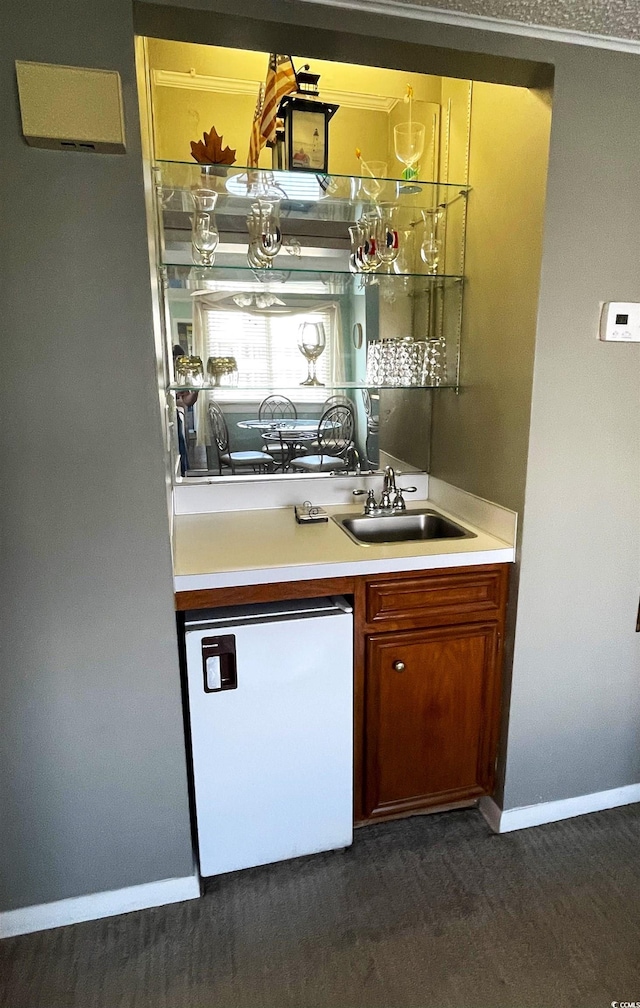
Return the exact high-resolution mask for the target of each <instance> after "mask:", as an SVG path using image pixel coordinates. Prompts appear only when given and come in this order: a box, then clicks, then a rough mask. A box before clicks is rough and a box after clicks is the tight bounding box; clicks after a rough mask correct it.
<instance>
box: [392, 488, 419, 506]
mask: <svg viewBox="0 0 640 1008" xmlns="http://www.w3.org/2000/svg"><path fill="white" fill-rule="evenodd" d="M417 489H418V488H417V487H398V488H397V489H396V492H395V496H394V498H393V506H394V508H396V509H397V510H398V511H405V510H406V508H407V505H406V504H405V500H404V497H403V496H402V495H403V494H406V493H415V491H416V490H417Z"/></svg>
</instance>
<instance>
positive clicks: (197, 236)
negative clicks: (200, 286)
mask: <svg viewBox="0 0 640 1008" xmlns="http://www.w3.org/2000/svg"><path fill="white" fill-rule="evenodd" d="M191 195H192V197H193V203H194V213H193V225H192V229H191V248H192V251H193V258H194V260H197V261H198V265H200V266H213V262H214V254H215V251H216V249H217V247H218V242H219V241H220V236H219V234H218V228H217V227H216V219H215V216H214V210H215V208H216V203H217V200H218V194H217V192H214V191H213V190H212V189H193V190H192V192H191Z"/></svg>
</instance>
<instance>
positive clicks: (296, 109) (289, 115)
mask: <svg viewBox="0 0 640 1008" xmlns="http://www.w3.org/2000/svg"><path fill="white" fill-rule="evenodd" d="M337 108H338V106H337V105H330V104H328V103H327V102H321V101H311V100H309V99H308V98H300V97H299V96H298V95H295V94H294V95H285V96H284V98H283V99H282V101H281V102H280V108H279V110H278V111H279V114H280V115H281V116H282V118H283V120H284V157H285V167H286V168H287V170H288V171H309V172H320V173H323V174H324V173H326V171H327V164H328V160H329V120H330V119H331V117H332V115H333V114H334V113H335V111H336V110H337Z"/></svg>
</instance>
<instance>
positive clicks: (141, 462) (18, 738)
mask: <svg viewBox="0 0 640 1008" xmlns="http://www.w3.org/2000/svg"><path fill="white" fill-rule="evenodd" d="M2 14H3V16H2V22H3V27H2V32H1V33H0V47H1V48H2V62H1V64H0V67H1V69H0V73H1V74H2V82H1V85H0V92H1V93H2V95H3V101H2V113H1V114H2V125H1V127H0V129H1V134H0V152H1V157H2V167H1V171H0V190H1V198H0V205H1V206H2V213H1V214H0V228H1V229H2V232H3V234H2V241H1V247H2V249H3V254H2V269H1V270H0V282H1V284H2V298H1V303H2V329H3V347H2V368H0V375H1V381H2V387H3V392H2V401H3V404H4V414H3V415H4V419H3V423H2V466H3V475H4V480H3V495H2V515H1V522H2V532H3V548H2V564H3V572H2V582H3V586H4V591H3V599H2V659H1V666H0V710H1V711H2V714H1V718H2V725H1V730H0V747H1V755H0V760H1V766H2V770H1V777H0V780H1V793H0V808H1V809H2V812H1V814H0V874H1V877H2V881H1V887H0V910H9V909H12V908H15V907H19V906H26V905H30V904H36V903H42V902H47V901H50V900H56V899H60V898H63V897H69V896H75V895H81V894H85V893H90V892H95V891H100V890H108V889H116V888H119V887H122V886H128V885H134V884H137V883H144V882H150V881H153V880H156V879H162V878H170V877H180V876H184V875H190V874H192V872H193V868H192V855H191V842H190V827H189V814H188V802H187V784H186V774H185V755H184V742H183V730H182V721H181V705H180V692H179V677H178V661H177V651H176V640H175V623H174V618H173V612H172V586H171V563H170V551H169V535H168V522H167V515H166V509H165V502H164V487H163V456H162V448H161V437H160V420H159V405H158V396H157V391H156V387H155V386H156V381H155V364H154V350H153V337H152V332H151V307H150V289H149V270H148V256H147V251H146V237H145V235H146V229H145V217H144V200H143V192H142V177H141V164H140V154H139V139H138V126H137V119H136V114H137V113H136V95H135V80H134V64H133V28H132V20H131V5H130V3H129V2H128V0H111V2H110V3H108V4H104V3H99V2H98V0H89V2H84V3H82V4H81V3H78V2H74V0H60V2H59V3H57V4H55V5H47V4H44V3H39V2H37V0H26V2H25V0H5V3H4V4H3V11H2ZM16 58H19V59H27V60H42V61H45V62H47V61H48V62H55V63H63V64H64V63H66V64H72V65H80V66H98V67H106V68H114V69H118V70H119V71H120V73H121V75H122V81H123V86H124V94H125V100H126V106H127V108H126V113H127V115H126V119H127V123H126V125H127V141H128V152H127V155H126V156H120V157H117V156H106V155H90V154H72V153H58V152H53V151H41V150H35V149H32V148H29V147H27V146H26V144H25V143H24V141H23V140H22V137H21V133H20V124H19V112H18V105H17V96H16V86H15V74H14V67H13V61H14V60H15V59H16Z"/></svg>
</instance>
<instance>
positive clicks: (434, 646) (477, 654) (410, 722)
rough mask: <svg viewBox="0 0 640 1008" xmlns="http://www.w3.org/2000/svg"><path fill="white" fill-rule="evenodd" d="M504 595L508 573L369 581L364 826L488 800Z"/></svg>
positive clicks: (362, 686) (475, 571)
mask: <svg viewBox="0 0 640 1008" xmlns="http://www.w3.org/2000/svg"><path fill="white" fill-rule="evenodd" d="M506 589H507V568H506V566H505V565H492V566H486V567H475V568H463V569H457V570H452V571H442V570H441V571H431V572H425V573H418V574H411V575H409V576H407V575H388V576H385V577H384V578H372V579H367V580H366V583H365V585H364V590H363V592H362V594H363V596H364V597H363V599H362V602H363V606H362V624H361V633H362V643H363V646H362V648H361V651H360V662H361V668H360V670H359V675H358V670H356V682H357V687H358V688H357V690H356V699H357V710H358V717H359V721H360V724H359V726H357V727H359V730H358V732H357V737H358V739H359V743H358V744H359V745H360V747H361V759H360V760H359V761H358V764H357V765H358V768H359V769H358V773H357V778H356V787H357V788H358V791H359V798H360V806H359V809H358V810H357V812H356V818H357V819H359V821H367V820H372V819H378V818H389V817H392V816H396V815H403V814H407V813H409V812H412V811H418V810H421V809H425V808H429V807H430V806H440V805H448V804H451V803H455V802H458V801H463V800H470V799H473V798H477V797H479V796H480V795H483V794H489V793H491V791H492V789H493V783H494V767H495V756H496V744H497V736H498V717H499V708H500V668H501V662H502V639H503V626H504V610H505V603H506ZM356 611H357V607H356ZM358 701H359V702H358Z"/></svg>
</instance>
